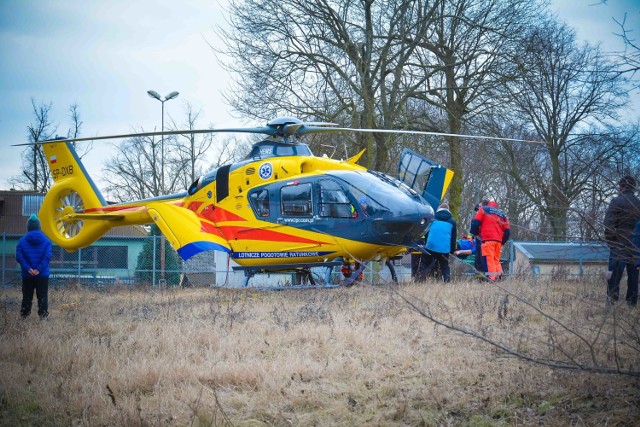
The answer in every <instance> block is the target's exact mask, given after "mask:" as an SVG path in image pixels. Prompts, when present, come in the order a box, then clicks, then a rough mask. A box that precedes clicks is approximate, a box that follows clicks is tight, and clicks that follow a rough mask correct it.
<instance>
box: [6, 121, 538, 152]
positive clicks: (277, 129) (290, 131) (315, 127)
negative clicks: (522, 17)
mask: <svg viewBox="0 0 640 427" xmlns="http://www.w3.org/2000/svg"><path fill="white" fill-rule="evenodd" d="M335 126H337V125H336V124H334V123H288V124H283V126H262V127H253V128H226V129H195V130H171V131H164V132H142V133H129V134H122V135H109V136H93V137H82V138H59V139H55V140H47V141H37V142H27V143H23V144H13V146H14V147H19V146H24V145H42V144H46V143H50V142H63V141H66V142H81V141H97V140H103V139H125V138H135V137H144V136H170V135H188V134H207V133H255V134H263V135H269V136H285V137H289V136H293V135H295V136H300V135H305V134H310V133H327V132H333V133H335V132H357V133H390V134H398V135H402V134H405V135H430V136H455V137H459V138H472V139H489V140H493V141H508V142H525V143H528V144H545V143H544V142H542V141H531V140H525V139H516V138H501V137H497V136H484V135H482V136H480V135H464V134H458V133H443V132H429V131H421V130H396V129H359V128H342V127H335Z"/></svg>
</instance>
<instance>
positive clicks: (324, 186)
mask: <svg viewBox="0 0 640 427" xmlns="http://www.w3.org/2000/svg"><path fill="white" fill-rule="evenodd" d="M318 208H319V210H320V216H323V217H329V218H353V217H354V214H355V210H354V208H353V206H352V204H351V202H350V201H349V198H348V197H347V195H346V193H345V192H344V190H343V189H342V187H340V185H339V184H338V183H337V182H335V181H331V180H322V181H320V203H319V204H318Z"/></svg>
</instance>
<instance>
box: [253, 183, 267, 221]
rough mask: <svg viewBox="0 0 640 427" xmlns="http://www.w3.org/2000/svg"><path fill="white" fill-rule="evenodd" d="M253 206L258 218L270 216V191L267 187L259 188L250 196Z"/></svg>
mask: <svg viewBox="0 0 640 427" xmlns="http://www.w3.org/2000/svg"><path fill="white" fill-rule="evenodd" d="M249 199H250V200H251V207H252V208H253V212H254V213H255V214H256V217H257V218H264V217H266V216H269V191H268V190H266V189H264V188H263V189H262V190H258V191H255V192H253V193H251V195H250V196H249Z"/></svg>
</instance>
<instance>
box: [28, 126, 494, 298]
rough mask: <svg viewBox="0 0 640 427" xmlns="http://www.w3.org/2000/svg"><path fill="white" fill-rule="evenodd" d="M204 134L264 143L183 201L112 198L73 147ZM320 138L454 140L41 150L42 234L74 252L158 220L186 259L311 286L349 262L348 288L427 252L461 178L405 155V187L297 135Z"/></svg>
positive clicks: (293, 133)
mask: <svg viewBox="0 0 640 427" xmlns="http://www.w3.org/2000/svg"><path fill="white" fill-rule="evenodd" d="M206 132H237V133H255V134H264V135H266V138H265V139H264V140H263V141H261V142H258V143H256V144H254V145H253V147H252V149H251V151H250V153H249V154H248V155H247V157H246V158H245V159H244V160H243V161H240V162H238V163H234V164H230V165H226V166H222V167H219V168H217V169H215V170H212V171H211V172H209V173H207V174H206V175H204V176H202V177H200V178H199V179H197V180H196V181H195V182H194V183H193V184H191V186H190V187H189V188H188V189H187V190H186V191H185V192H182V193H178V194H171V195H166V196H162V197H154V198H150V199H145V200H137V201H132V202H127V203H118V204H108V203H107V202H106V201H105V199H104V198H103V197H102V195H101V194H100V191H99V190H98V189H97V187H96V185H95V184H94V182H93V181H92V179H91V177H90V176H89V174H88V173H87V171H86V170H85V168H84V166H83V164H82V162H81V161H80V158H79V157H78V155H77V154H76V151H75V150H74V147H73V144H72V142H77V141H83V140H97V139H107V138H125V137H130V136H156V135H172V134H184V133H206ZM318 132H381V133H384V132H389V133H415V134H429V135H433V134H436V135H445V134H439V133H433V132H421V131H394V130H377V129H376V130H374V129H351V128H340V127H337V126H336V125H334V124H330V123H304V122H302V121H301V120H298V119H296V118H279V119H276V120H272V121H270V122H269V123H267V125H266V126H264V127H255V128H229V129H216V130H202V131H198V130H196V131H169V132H148V133H139V134H136V135H115V136H108V137H91V138H75V139H64V140H61V139H60V140H52V141H43V142H38V144H42V146H43V149H44V153H45V155H46V158H47V160H48V165H49V167H50V170H51V176H52V178H53V184H52V186H51V188H50V190H49V191H48V193H47V194H46V196H45V199H44V201H43V204H42V207H41V209H40V212H39V215H40V218H41V221H42V229H43V231H44V232H45V233H46V234H47V236H49V237H50V238H51V240H52V241H53V242H54V243H55V244H57V245H58V246H60V247H63V248H65V249H66V250H69V251H75V250H77V249H80V248H83V247H86V246H88V245H90V244H91V243H92V242H94V241H95V240H97V239H98V238H100V236H102V235H103V234H104V233H106V232H107V231H108V230H109V229H111V228H114V227H121V226H127V225H143V224H151V223H155V224H156V225H157V226H158V227H159V229H160V231H161V232H162V233H163V234H164V236H165V237H166V239H167V241H168V242H169V243H170V244H171V246H172V247H173V248H174V249H175V250H176V251H177V252H178V254H180V256H181V257H182V258H183V259H184V260H188V259H189V258H191V257H193V256H194V255H196V254H198V253H200V252H203V251H209V250H217V251H223V252H226V253H227V254H228V255H229V257H230V258H231V259H233V260H234V261H235V262H236V263H237V264H238V267H237V268H238V269H242V270H244V272H245V276H246V281H247V282H248V280H249V278H250V277H252V276H253V275H255V274H256V273H264V272H283V271H294V272H299V273H302V274H304V275H306V277H308V278H309V279H311V281H312V283H313V277H312V275H311V274H310V270H311V269H312V268H314V267H321V266H325V267H334V266H337V265H342V272H343V274H344V276H345V277H344V281H343V284H344V285H351V284H353V283H354V281H356V280H358V279H359V278H360V277H361V274H362V271H363V270H364V268H365V266H366V264H367V262H368V261H372V260H375V261H388V260H390V259H392V258H394V257H397V256H400V255H402V254H403V253H405V252H406V251H407V248H415V249H420V248H416V244H415V242H416V241H417V240H418V239H419V238H420V236H422V235H423V234H424V233H425V231H426V230H427V229H428V227H429V225H430V222H431V221H432V219H433V217H434V208H435V207H437V205H438V204H439V203H440V201H441V200H442V198H443V196H444V194H445V192H446V190H447V188H448V186H449V184H450V182H451V179H452V177H453V171H451V170H450V169H447V168H446V167H444V166H442V165H440V164H437V163H436V162H433V161H431V160H429V159H427V158H426V157H424V156H422V155H420V154H418V153H415V152H413V151H411V150H408V149H405V150H404V152H403V153H402V156H401V159H400V162H399V165H398V176H399V177H398V178H395V177H391V176H389V175H387V174H384V173H381V172H376V171H372V170H367V169H366V168H364V167H362V166H359V165H358V164H356V162H357V161H358V159H359V158H360V156H361V155H362V154H363V152H364V150H363V151H361V152H360V153H358V154H357V155H355V156H353V157H351V158H349V159H346V160H334V159H331V158H327V157H316V156H314V155H313V154H312V152H311V150H310V149H309V147H308V145H306V144H304V143H302V142H300V140H299V137H301V136H303V135H306V134H311V133H318ZM496 139H498V138H496ZM387 265H389V266H390V268H391V269H392V266H391V264H390V263H388V262H387ZM392 276H393V278H394V279H395V274H394V272H393V269H392Z"/></svg>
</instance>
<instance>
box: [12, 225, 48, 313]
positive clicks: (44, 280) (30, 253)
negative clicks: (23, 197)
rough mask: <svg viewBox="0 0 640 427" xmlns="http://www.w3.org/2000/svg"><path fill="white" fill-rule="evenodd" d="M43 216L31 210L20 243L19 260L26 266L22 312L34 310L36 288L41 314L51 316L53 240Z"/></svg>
mask: <svg viewBox="0 0 640 427" xmlns="http://www.w3.org/2000/svg"><path fill="white" fill-rule="evenodd" d="M40 228H41V227H40V220H39V219H38V217H37V216H36V215H35V214H31V216H30V217H29V219H28V220H27V234H25V235H24V236H23V237H22V238H21V239H20V241H19V242H18V246H17V247H16V260H17V261H18V264H20V267H21V270H22V272H21V273H22V308H21V310H20V314H21V315H22V317H23V318H27V317H28V316H29V314H31V304H32V302H33V292H34V291H35V293H36V296H37V298H38V315H39V316H40V318H41V319H46V318H47V316H49V261H50V260H51V254H52V245H51V241H50V240H49V239H48V238H47V236H45V235H44V233H43V232H42V231H41V230H40Z"/></svg>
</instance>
